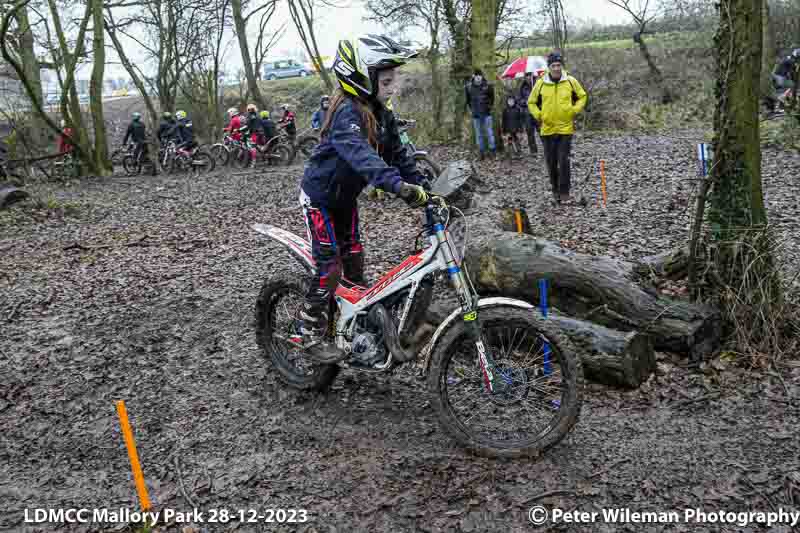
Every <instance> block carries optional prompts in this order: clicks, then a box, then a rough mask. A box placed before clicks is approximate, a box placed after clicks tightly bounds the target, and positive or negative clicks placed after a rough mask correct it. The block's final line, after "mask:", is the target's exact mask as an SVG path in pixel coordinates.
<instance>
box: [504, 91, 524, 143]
mask: <svg viewBox="0 0 800 533" xmlns="http://www.w3.org/2000/svg"><path fill="white" fill-rule="evenodd" d="M523 117H524V115H523V114H522V111H520V109H519V106H518V105H517V100H516V99H515V98H514V97H513V96H509V97H508V98H507V99H506V107H505V108H504V109H503V120H502V121H501V122H500V132H501V133H502V134H503V135H504V137H505V139H506V143H507V145H508V146H507V149H508V150H509V151H510V153H511V154H514V153H517V154H519V153H521V152H522V146H521V145H520V142H519V137H520V133H522V129H523V125H522V121H523ZM512 149H513V151H512Z"/></svg>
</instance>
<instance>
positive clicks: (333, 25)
mask: <svg viewBox="0 0 800 533" xmlns="http://www.w3.org/2000/svg"><path fill="white" fill-rule="evenodd" d="M563 1H564V9H565V10H566V12H567V16H568V18H569V19H570V20H571V21H579V20H581V21H588V20H595V21H597V22H599V23H601V24H613V23H618V22H625V21H626V15H625V13H624V12H622V11H621V10H620V9H619V8H615V7H614V6H611V5H609V4H608V3H606V2H604V1H603V0H563ZM337 3H338V5H341V6H343V7H339V8H325V9H323V10H321V11H320V13H319V14H318V15H317V19H318V22H317V24H316V32H317V41H318V44H319V46H320V53H321V54H322V55H333V54H334V53H335V52H336V45H337V43H338V42H339V39H341V38H342V37H345V36H350V35H356V34H359V33H367V32H379V33H383V32H385V31H386V30H387V28H386V27H384V26H382V25H381V24H378V23H375V22H370V21H365V20H364V17H365V16H366V14H367V12H366V9H365V8H364V2H362V1H360V0H342V1H339V2H337ZM273 21H275V22H274V23H273V25H274V28H277V27H278V25H279V24H280V22H282V21H289V24H287V29H286V32H285V34H284V36H283V38H282V39H281V40H280V41H279V42H278V43H277V44H276V45H275V46H274V47H273V49H272V51H271V53H270V57H271V58H273V59H275V58H280V57H285V56H289V55H293V54H292V52H294V51H297V50H302V49H303V45H302V42H301V41H300V38H299V36H298V35H297V31H296V30H295V28H294V26H293V25H292V23H291V19H290V17H289V13H288V11H287V9H286V6H285V3H284V2H281V4H280V7H279V8H278V9H277V10H276V13H275V15H274V16H273ZM250 26H251V27H252V28H251V31H250V32H248V33H250V34H251V35H250V40H251V42H255V31H256V28H255V26H256V24H251V25H250ZM408 36H409V37H410V38H412V39H416V40H419V41H422V42H426V38H425V33H424V32H423V31H413V30H412V31H410V32H409V33H408ZM231 38H233V36H232V35H231ZM130 44H131V48H130V49H135V48H136V45H135V44H134V43H130ZM107 59H108V60H109V61H110V62H114V61H117V59H116V57H115V54H113V53H109V54H108V56H107ZM137 59H138V60H139V61H141V60H143V59H144V56H143V55H140V57H139V58H137ZM241 65H242V62H241V58H240V56H239V49H238V46H237V45H236V43H235V42H233V43H231V46H229V47H228V52H227V54H226V56H225V62H224V66H225V70H227V71H229V72H231V73H235V72H236V70H238V69H239V68H241ZM106 70H107V74H106V77H107V78H119V77H122V78H127V77H128V75H127V73H126V72H125V70H124V69H123V68H122V66H120V65H113V64H111V65H108V67H107V69H106ZM89 72H90V69H89V68H88V66H84V68H83V69H81V73H80V74H79V77H81V78H84V77H88V76H89Z"/></svg>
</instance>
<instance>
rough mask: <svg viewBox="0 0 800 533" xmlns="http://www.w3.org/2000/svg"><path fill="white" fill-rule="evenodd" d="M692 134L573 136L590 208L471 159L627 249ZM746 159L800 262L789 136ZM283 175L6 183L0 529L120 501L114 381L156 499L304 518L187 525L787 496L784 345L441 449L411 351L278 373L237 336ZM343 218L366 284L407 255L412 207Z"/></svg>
mask: <svg viewBox="0 0 800 533" xmlns="http://www.w3.org/2000/svg"><path fill="white" fill-rule="evenodd" d="M700 137H701V135H700V133H698V132H691V131H689V132H683V131H682V132H676V133H675V134H674V135H669V136H665V135H659V136H656V135H653V136H622V137H619V136H615V137H609V136H602V135H595V136H592V137H584V138H581V139H579V140H578V141H577V142H576V146H575V171H574V175H575V179H576V180H578V179H583V177H584V175H585V174H586V173H587V172H588V171H589V169H590V168H591V167H592V162H593V159H594V158H595V157H596V158H604V159H605V160H606V169H607V172H608V180H609V185H608V197H609V204H608V207H607V208H606V209H603V208H602V207H601V206H600V205H599V201H598V198H599V196H598V194H599V193H598V179H597V178H596V175H593V177H592V178H591V179H590V180H589V182H588V184H587V185H586V190H587V194H588V196H589V198H590V200H589V205H588V206H586V207H578V206H576V205H571V206H563V207H558V208H554V207H551V206H550V205H549V203H548V201H547V196H546V194H544V191H545V189H546V188H545V187H544V180H545V178H544V171H543V168H542V164H541V160H540V159H538V160H534V161H525V162H520V161H518V162H514V163H507V162H485V163H482V164H481V166H480V168H481V171H482V174H483V176H484V178H485V179H486V180H487V182H488V183H489V184H490V186H491V187H492V188H493V194H494V197H495V199H496V200H497V202H498V204H499V203H505V202H507V203H508V204H509V205H521V204H524V205H525V206H526V208H527V210H528V213H529V215H530V218H531V221H532V223H533V227H534V231H535V232H536V233H537V234H539V235H542V236H546V237H548V238H552V239H556V240H559V241H561V242H562V243H563V244H565V245H567V246H569V247H571V248H574V249H577V250H581V251H587V252H592V253H608V254H610V255H614V256H617V257H624V258H634V257H638V256H641V255H646V254H650V253H653V252H654V251H660V250H662V249H664V248H665V247H669V246H672V245H674V244H676V243H678V242H680V241H682V240H683V239H685V236H686V230H687V227H688V217H689V207H688V205H689V202H688V198H689V195H690V193H691V190H692V187H693V182H692V181H691V178H693V177H694V176H695V175H696V163H695V157H694V154H695V143H696V142H697V141H698V140H699V139H700ZM460 155H464V154H459V153H457V152H455V151H453V150H447V149H440V150H439V151H437V152H436V156H437V157H439V158H440V159H441V160H447V159H450V158H454V157H458V156H460ZM764 166H765V189H766V192H765V196H766V200H767V204H768V206H769V210H770V216H771V220H772V221H773V222H774V223H775V224H776V226H777V229H778V230H779V234H780V238H781V240H782V242H783V243H784V245H785V246H784V247H783V251H782V261H783V265H784V267H785V268H786V270H787V272H791V270H792V268H794V269H795V270H796V267H797V265H798V264H800V259H798V250H800V245H799V244H798V237H797V235H798V225H799V224H800V222H798V221H800V208H799V207H798V204H797V200H796V198H797V177H796V172H795V170H796V169H797V168H800V157H798V155H796V154H788V153H782V152H775V151H772V152H766V156H765V163H764ZM301 171H302V168H301V167H300V166H299V165H296V166H295V167H292V168H290V169H288V170H286V169H284V170H282V171H280V172H270V173H264V174H258V175H228V174H224V173H219V174H215V175H211V176H205V177H203V178H201V179H199V180H198V181H196V182H192V183H189V182H188V181H187V180H185V179H179V178H175V177H172V176H159V177H155V178H153V177H141V178H136V179H134V178H126V177H122V176H115V177H112V178H107V179H102V180H91V181H88V182H84V183H81V184H73V185H67V186H39V187H36V188H34V192H35V193H36V194H37V195H39V197H41V198H51V201H49V202H45V204H46V205H47V207H46V208H42V207H40V208H35V207H34V206H33V204H32V203H31V202H26V203H23V204H18V205H17V206H15V207H13V208H12V209H11V210H9V211H6V212H4V213H2V214H0V273H1V274H2V277H0V288H2V292H0V325H2V329H0V350H2V353H0V529H2V530H7V531H31V532H32V531H39V530H47V531H53V530H59V531H89V530H91V531H99V530H112V529H114V528H113V527H112V526H103V525H52V524H50V525H46V526H44V527H42V526H39V525H34V524H25V523H23V518H24V515H23V511H24V509H34V508H39V507H47V508H59V507H79V508H81V507H83V508H95V507H98V508H110V509H115V508H119V507H126V508H127V507H130V508H136V507H137V502H136V493H135V490H134V486H133V482H132V476H131V474H130V466H129V462H128V458H127V456H126V453H125V446H124V443H123V440H122V436H121V433H120V430H119V425H118V420H117V416H116V412H115V403H114V402H115V401H116V400H120V399H122V400H125V402H126V405H127V409H128V413H129V416H130V418H131V422H132V424H133V426H134V431H135V435H136V441H137V445H138V450H139V455H140V458H141V461H142V464H143V467H144V474H145V478H146V481H147V486H148V488H149V491H150V498H151V499H152V501H153V502H154V505H155V507H156V509H163V508H167V507H168V508H174V509H177V510H188V509H191V508H192V507H195V506H197V507H199V508H201V509H204V510H206V511H208V509H212V508H227V509H230V510H238V509H251V508H256V509H264V508H279V507H280V508H302V509H307V510H308V512H309V516H310V521H309V522H308V523H306V524H302V525H298V524H295V525H278V524H239V523H238V522H231V523H229V524H227V525H223V524H216V525H210V524H195V525H196V526H197V527H198V528H201V530H207V531H222V530H232V529H236V528H238V529H237V530H238V531H306V532H341V531H381V532H383V531H465V532H467V531H474V532H483V531H529V530H534V529H536V528H534V527H533V525H532V524H530V522H529V521H528V509H529V508H530V507H531V506H532V505H543V506H545V507H546V508H548V509H551V508H553V507H559V508H562V509H566V510H572V509H579V510H585V511H593V510H598V509H601V508H609V507H629V508H631V509H632V510H637V511H670V510H682V509H684V508H700V509H701V510H704V511H707V512H711V511H716V510H720V509H722V510H727V511H734V512H742V511H749V510H764V511H768V510H772V509H775V510H777V509H778V508H779V507H780V508H783V509H785V510H795V511H800V456H799V455H798V451H799V449H800V446H799V445H798V435H800V434H799V433H798V430H797V428H798V424H799V423H800V402H798V398H799V397H800V366H798V365H797V363H796V362H794V363H793V362H792V361H787V362H786V364H785V365H784V366H782V367H780V368H779V369H778V371H777V372H773V373H765V372H755V373H754V372H748V371H745V370H743V369H741V368H739V367H737V366H735V365H732V364H730V363H727V362H725V361H719V360H716V361H713V362H711V363H709V364H707V365H704V366H705V368H704V370H690V369H687V368H686V366H687V364H686V361H685V359H683V358H681V357H680V356H677V355H674V354H659V355H658V372H657V374H656V375H654V376H653V378H652V379H651V380H650V381H649V382H647V383H646V384H645V385H644V386H643V387H641V388H640V389H639V390H635V391H618V390H612V389H609V388H607V387H604V386H601V385H593V384H590V385H589V386H588V390H587V391H586V395H585V404H584V408H583V413H582V417H581V420H580V422H579V424H578V425H577V426H576V428H575V430H574V432H573V433H572V434H571V435H570V436H568V437H567V438H566V439H565V440H564V441H563V442H562V443H561V444H559V445H558V446H556V447H555V448H554V449H552V450H551V451H550V452H548V453H547V454H546V455H545V456H544V457H542V458H540V459H537V460H518V461H495V460H489V459H482V458H475V457H472V456H469V455H467V454H465V453H464V452H462V451H461V450H460V449H459V448H458V447H456V446H454V445H453V443H452V442H451V440H450V439H449V437H448V436H447V435H446V434H444V433H443V431H442V430H441V429H440V428H439V426H438V423H437V420H436V419H435V417H434V416H433V414H432V412H431V408H430V404H429V402H428V400H427V398H426V391H425V388H424V382H423V381H422V380H420V379H419V378H418V376H417V372H416V369H414V368H408V369H405V370H404V369H401V370H400V371H398V372H397V374H396V375H395V376H392V377H388V376H387V377H381V378H375V377H372V376H369V375H360V374H356V373H352V372H349V371H348V372H344V373H342V374H341V375H340V378H339V379H338V380H337V382H336V383H335V384H334V387H333V389H332V390H331V391H330V393H329V394H327V395H322V396H315V395H309V394H299V393H296V392H294V391H291V390H288V389H287V388H285V387H284V386H283V385H282V384H281V383H280V382H279V381H278V380H277V378H276V375H275V372H273V371H272V369H271V368H270V366H269V365H268V364H267V363H266V362H265V360H264V359H263V358H262V355H261V354H260V353H259V350H258V348H257V346H256V344H255V341H254V333H253V304H254V301H255V299H256V295H257V293H258V290H259V287H260V285H261V283H262V282H263V280H264V279H265V278H268V277H275V276H279V275H298V274H299V273H300V271H299V270H298V268H297V267H296V265H295V264H294V262H293V260H292V259H290V258H289V256H288V255H287V254H286V253H285V252H283V251H282V250H281V249H280V248H279V247H278V246H276V245H273V244H271V243H269V242H267V241H266V240H265V239H264V238H262V237H260V236H259V235H257V234H256V233H254V232H253V231H251V230H250V229H249V226H250V225H251V224H252V223H255V222H262V221H263V222H271V223H275V224H278V225H281V226H283V227H285V228H288V229H291V230H294V231H298V232H300V231H302V221H301V218H300V215H299V210H298V208H297V202H296V198H297V192H298V190H297V186H298V185H297V184H298V175H299V173H300V172H301ZM51 195H52V196H51ZM361 219H362V224H363V226H362V232H363V234H364V237H365V240H366V245H367V254H368V255H367V258H368V262H369V265H370V272H369V275H370V276H371V277H372V279H375V277H376V276H377V275H378V273H379V272H381V271H385V270H386V269H387V267H388V266H389V265H390V264H392V263H396V262H398V261H399V260H400V259H401V258H402V256H403V255H405V254H406V253H407V252H408V251H409V249H410V247H411V244H412V241H413V235H414V234H415V233H416V231H417V229H416V225H417V223H416V220H417V213H414V212H411V211H410V210H408V209H406V208H405V207H403V206H402V205H400V203H399V202H398V201H394V202H389V203H388V204H386V205H384V206H374V205H363V206H362V209H361ZM548 493H550V494H549V495H548ZM206 517H208V514H206ZM125 527H127V526H125V525H122V526H119V527H117V528H116V529H118V530H120V529H124V528H125ZM166 529H167V530H170V531H173V530H176V531H177V530H179V529H178V527H177V526H175V525H172V526H170V527H168V528H166ZM539 529H540V530H542V531H545V530H547V531H687V530H692V531H768V530H769V531H789V527H788V526H781V527H778V526H774V525H773V526H772V527H771V528H766V527H761V526H758V525H756V524H751V525H749V526H742V525H737V524H730V523H729V524H719V523H717V524H705V525H703V524H699V525H698V524H691V525H687V524H685V523H676V524H671V525H655V524H648V525H642V524H627V525H626V524H602V523H594V524H563V523H562V524H558V525H553V524H550V523H548V524H547V525H546V526H544V527H542V528H539Z"/></svg>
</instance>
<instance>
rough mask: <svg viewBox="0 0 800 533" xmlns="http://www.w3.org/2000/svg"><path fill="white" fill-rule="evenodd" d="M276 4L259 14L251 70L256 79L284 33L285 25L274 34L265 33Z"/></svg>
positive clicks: (259, 77)
mask: <svg viewBox="0 0 800 533" xmlns="http://www.w3.org/2000/svg"><path fill="white" fill-rule="evenodd" d="M276 5H277V2H273V3H272V4H271V7H270V8H269V9H265V10H264V11H262V12H261V13H259V19H258V36H257V37H256V45H255V47H254V48H253V70H255V71H256V79H259V80H260V79H261V75H262V72H263V66H264V59H265V58H266V57H267V54H268V53H269V51H270V50H271V49H272V47H273V46H274V45H275V43H277V42H278V41H279V40H280V39H281V38H282V37H283V35H284V34H285V33H286V23H285V22H284V23H283V24H281V25H280V26H279V27H278V29H276V30H275V31H274V32H268V31H267V25H269V22H270V20H272V15H273V14H274V13H275V6H276Z"/></svg>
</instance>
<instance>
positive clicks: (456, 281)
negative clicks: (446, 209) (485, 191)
mask: <svg viewBox="0 0 800 533" xmlns="http://www.w3.org/2000/svg"><path fill="white" fill-rule="evenodd" d="M434 231H435V232H436V236H437V237H438V238H439V242H440V245H441V246H442V251H443V253H444V258H445V261H446V263H447V276H448V277H449V278H450V284H451V285H452V286H453V288H454V289H455V291H456V293H457V294H458V300H459V302H460V303H461V310H462V312H463V314H462V318H463V319H464V322H466V327H467V334H468V335H469V337H470V340H471V341H472V342H474V343H475V347H476V348H477V350H478V365H479V366H480V369H481V375H482V376H483V383H484V386H485V387H486V391H487V392H488V393H489V394H498V393H502V392H504V391H505V390H506V389H507V388H508V387H510V386H511V384H510V383H507V382H506V380H504V379H503V378H502V377H499V376H500V374H499V372H497V365H496V363H495V361H494V359H493V358H492V355H491V354H490V353H489V352H488V351H487V350H486V346H485V344H484V342H483V334H482V332H481V326H480V323H479V322H478V295H477V294H472V292H471V291H470V287H469V283H468V280H467V276H466V274H465V273H464V271H463V270H461V267H460V266H459V265H458V262H456V260H455V254H453V250H452V248H451V244H450V241H449V239H448V238H447V236H446V235H445V233H444V226H442V225H441V224H435V225H434ZM462 260H463V259H462ZM498 377H499V378H498Z"/></svg>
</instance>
